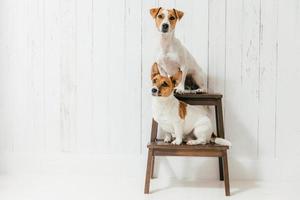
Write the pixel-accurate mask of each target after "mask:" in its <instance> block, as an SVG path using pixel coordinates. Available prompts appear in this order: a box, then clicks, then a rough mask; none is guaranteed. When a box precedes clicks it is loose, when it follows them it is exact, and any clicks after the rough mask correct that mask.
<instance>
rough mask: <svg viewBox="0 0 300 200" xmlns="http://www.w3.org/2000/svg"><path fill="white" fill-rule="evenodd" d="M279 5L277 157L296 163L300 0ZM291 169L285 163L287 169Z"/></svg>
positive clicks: (299, 73)
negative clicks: (289, 159)
mask: <svg viewBox="0 0 300 200" xmlns="http://www.w3.org/2000/svg"><path fill="white" fill-rule="evenodd" d="M278 8H279V10H278V12H279V16H278V72H277V76H278V78H277V112H276V117H277V124H276V128H277V129H276V157H277V158H279V159H284V158H291V159H292V160H293V161H295V162H294V164H296V162H297V161H296V160H297V158H298V157H299V156H300V150H299V148H295V147H296V146H298V141H299V139H300V129H299V126H298V124H299V115H298V113H299V112H300V106H299V101H300V95H299V94H298V93H297V92H296V93H295V92H294V91H298V85H299V83H298V81H299V76H300V70H299V64H300V61H299V52H300V37H299V33H300V30H299V24H300V14H299V12H300V5H299V1H294V0H289V1H282V0H280V1H279V5H278ZM292 163H293V162H292ZM290 164H291V163H290ZM288 171H289V169H288V166H285V173H287V174H288V173H289V172H288ZM290 173H296V172H294V171H292V172H290Z"/></svg>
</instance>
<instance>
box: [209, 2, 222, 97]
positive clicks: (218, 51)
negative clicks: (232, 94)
mask: <svg viewBox="0 0 300 200" xmlns="http://www.w3.org/2000/svg"><path fill="white" fill-rule="evenodd" d="M208 6H209V36H208V37H209V52H208V67H209V70H208V91H209V92H218V93H222V94H223V93H224V92H225V78H226V77H225V71H226V69H225V68H226V51H225V50H226V46H225V45H226V38H225V37H226V0H221V1H220V0H213V1H209V4H208Z"/></svg>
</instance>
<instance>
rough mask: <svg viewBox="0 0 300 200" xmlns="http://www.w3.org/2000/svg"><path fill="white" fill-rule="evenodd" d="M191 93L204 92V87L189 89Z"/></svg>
mask: <svg viewBox="0 0 300 200" xmlns="http://www.w3.org/2000/svg"><path fill="white" fill-rule="evenodd" d="M191 93H194V94H201V93H206V89H204V88H198V89H196V90H191Z"/></svg>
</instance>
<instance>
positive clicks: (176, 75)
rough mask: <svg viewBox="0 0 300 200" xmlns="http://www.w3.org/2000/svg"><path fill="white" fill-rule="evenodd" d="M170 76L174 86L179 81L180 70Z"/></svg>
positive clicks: (180, 76)
mask: <svg viewBox="0 0 300 200" xmlns="http://www.w3.org/2000/svg"><path fill="white" fill-rule="evenodd" d="M170 78H171V81H172V83H173V84H174V87H176V86H177V85H178V84H179V83H180V81H181V78H182V71H181V70H178V72H176V74H175V75H173V76H171V77H170Z"/></svg>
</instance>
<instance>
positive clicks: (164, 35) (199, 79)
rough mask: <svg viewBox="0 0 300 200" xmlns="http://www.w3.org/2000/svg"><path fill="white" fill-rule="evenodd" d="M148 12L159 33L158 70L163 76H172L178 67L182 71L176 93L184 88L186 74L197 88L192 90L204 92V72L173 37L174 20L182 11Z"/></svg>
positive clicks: (154, 9) (183, 91)
mask: <svg viewBox="0 0 300 200" xmlns="http://www.w3.org/2000/svg"><path fill="white" fill-rule="evenodd" d="M150 14H151V16H152V17H153V18H154V20H155V24H156V27H157V30H158V31H159V33H160V51H159V55H158V58H157V63H158V64H159V71H160V73H161V74H162V75H164V76H167V75H169V76H172V75H174V74H175V73H176V72H177V71H178V68H180V70H181V71H182V81H181V82H180V83H179V85H178V86H177V87H176V92H177V93H186V92H190V91H187V90H185V81H186V77H187V75H189V76H191V77H192V79H193V81H194V82H195V83H196V85H197V86H198V87H199V89H197V90H194V91H193V92H205V91H206V88H204V87H205V85H204V78H203V77H204V73H203V71H202V69H201V68H200V66H199V65H198V64H197V62H196V60H195V59H194V57H193V56H192V55H191V54H190V52H189V51H188V50H187V49H186V48H185V47H184V46H183V45H182V44H181V42H180V41H179V40H178V39H177V38H176V37H175V35H174V34H175V33H174V32H175V26H176V22H177V21H179V20H180V19H181V18H182V17H183V12H182V11H179V10H176V9H168V10H167V9H163V8H161V7H160V8H152V9H150Z"/></svg>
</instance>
